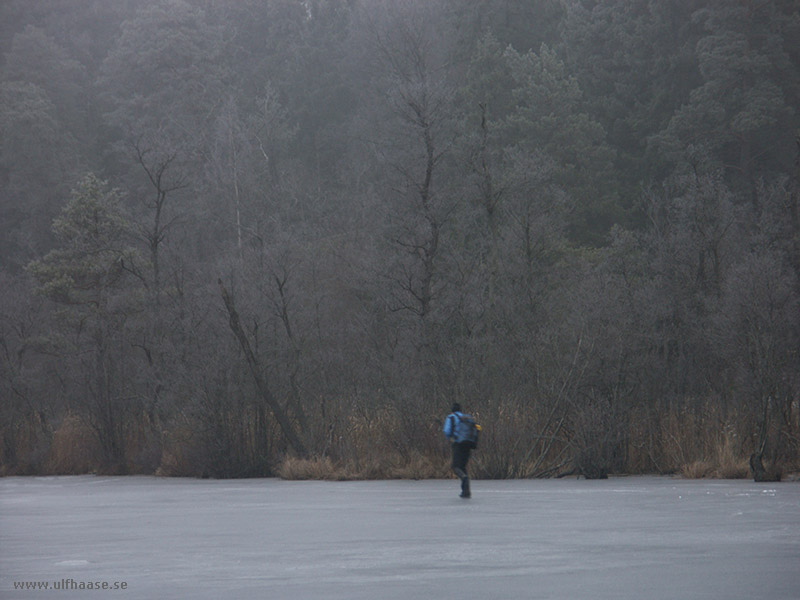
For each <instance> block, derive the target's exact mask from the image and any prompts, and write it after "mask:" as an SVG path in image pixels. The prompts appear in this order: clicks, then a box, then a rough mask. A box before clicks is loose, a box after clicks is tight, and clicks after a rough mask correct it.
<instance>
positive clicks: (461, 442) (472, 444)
mask: <svg viewBox="0 0 800 600" xmlns="http://www.w3.org/2000/svg"><path fill="white" fill-rule="evenodd" d="M451 411H452V412H451V413H450V414H449V415H447V418H446V419H445V420H444V428H443V431H444V435H445V437H447V439H448V440H450V442H451V446H452V449H453V472H454V473H455V474H456V475H457V476H458V477H459V479H461V497H462V498H470V497H472V494H471V493H470V489H469V475H468V474H467V463H468V462H469V455H470V453H471V452H472V450H474V449H475V448H477V447H478V432H479V431H480V425H477V424H476V423H475V419H473V418H472V416H471V415H467V414H464V413H463V412H461V405H460V404H458V402H456V403H455V404H453V408H452V409H451Z"/></svg>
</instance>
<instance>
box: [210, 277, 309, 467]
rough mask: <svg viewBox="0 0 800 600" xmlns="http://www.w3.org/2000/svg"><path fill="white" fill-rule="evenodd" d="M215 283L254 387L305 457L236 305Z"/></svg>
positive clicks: (288, 437)
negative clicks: (267, 380) (267, 379)
mask: <svg viewBox="0 0 800 600" xmlns="http://www.w3.org/2000/svg"><path fill="white" fill-rule="evenodd" d="M217 283H218V284H219V289H220V292H221V293H222V300H223V301H224V302H225V308H226V309H227V310H228V315H229V317H230V326H231V331H233V333H234V335H235V336H236V338H237V339H238V340H239V345H240V346H241V348H242V351H243V352H244V355H245V358H246V359H247V365H248V366H249V367H250V373H251V374H252V375H253V379H255V382H256V387H257V388H258V392H259V394H260V395H261V398H262V399H263V400H264V402H266V404H267V405H268V406H269V408H270V410H271V411H272V414H273V415H275V418H276V419H277V420H278V424H279V425H280V427H281V430H282V431H283V434H284V435H285V436H286V439H287V441H288V442H289V445H290V446H291V447H292V449H293V450H294V451H295V452H296V453H297V455H298V456H300V457H301V458H305V457H307V456H308V450H307V449H306V447H305V445H304V444H303V442H302V441H301V440H300V437H299V436H298V435H297V432H296V431H295V429H294V425H293V424H292V422H291V420H290V419H289V417H288V415H287V414H286V412H285V411H284V410H283V408H282V407H281V405H280V404H279V403H278V401H277V400H276V399H275V397H274V396H273V395H272V392H271V391H270V389H269V386H268V385H267V382H266V380H265V379H264V377H263V375H262V374H261V370H260V369H259V366H258V361H257V360H256V356H255V354H254V353H253V349H252V348H251V346H250V341H249V340H248V339H247V334H245V332H244V329H242V325H241V322H240V321H239V313H238V312H236V307H235V306H234V303H233V297H232V296H231V295H230V294H229V293H228V290H226V289H225V286H224V285H223V284H222V280H219V281H218V282H217Z"/></svg>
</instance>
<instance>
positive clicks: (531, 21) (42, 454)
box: [0, 0, 800, 477]
mask: <svg viewBox="0 0 800 600" xmlns="http://www.w3.org/2000/svg"><path fill="white" fill-rule="evenodd" d="M798 39H800V9H799V8H798V6H797V3H796V2H793V1H789V0H773V1H744V0H742V1H737V2H727V1H726V2H723V1H717V0H691V1H681V2H676V1H668V2H663V1H660V2H657V1H655V0H541V1H537V2H529V1H525V0H507V1H504V2H488V1H485V0H470V1H468V2H458V1H455V0H437V1H436V2H431V1H429V0H304V1H298V0H261V1H254V0H247V1H241V2H239V1H237V2H232V1H229V0H122V1H116V2H108V1H105V0H58V1H56V0H36V1H34V2H31V1H30V0H6V1H5V2H3V3H2V5H0V52H1V53H2V61H1V62H0V132H1V134H0V411H1V412H2V419H1V420H0V441H2V444H0V472H2V473H4V474H32V473H79V472H89V471H95V472H103V473H162V474H166V475H192V476H201V475H207V476H211V477H246V476H265V475H273V474H283V475H285V476H334V477H382V476H411V477H424V476H438V475H442V474H446V472H447V460H448V459H447V454H446V444H445V440H444V438H443V436H442V435H441V433H440V428H441V424H442V419H443V417H444V416H445V415H446V413H447V412H448V411H449V407H450V405H451V403H452V402H454V401H458V402H460V403H461V404H462V405H463V406H465V408H467V409H468V410H469V411H470V412H473V413H475V414H476V415H477V417H478V420H479V422H480V423H481V424H482V425H483V427H484V429H483V437H482V440H481V448H480V450H479V451H478V452H477V453H476V454H475V466H474V471H475V474H476V475H477V476H484V477H543V476H556V475H559V474H564V473H567V472H579V473H582V474H584V475H586V476H587V477H601V476H604V475H605V474H607V473H643V472H647V473H673V472H683V473H685V474H688V475H701V476H703V475H718V476H749V475H750V474H752V475H755V476H759V473H762V476H763V475H764V469H766V476H769V475H770V474H771V473H774V472H775V471H779V470H781V469H783V470H789V469H798V468H800V355H799V354H798V351H799V350H800V137H798V136H800V115H798V111H799V110H800V45H798V44H797V40H798ZM762 467H763V468H762ZM751 469H752V471H751Z"/></svg>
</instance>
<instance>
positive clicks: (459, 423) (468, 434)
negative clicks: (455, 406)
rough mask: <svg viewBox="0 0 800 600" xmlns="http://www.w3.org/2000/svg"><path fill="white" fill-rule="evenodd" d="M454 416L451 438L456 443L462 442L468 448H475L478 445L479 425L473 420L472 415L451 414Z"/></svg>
mask: <svg viewBox="0 0 800 600" xmlns="http://www.w3.org/2000/svg"><path fill="white" fill-rule="evenodd" d="M453 416H454V417H455V418H456V422H455V427H454V428H453V438H454V440H455V442H456V443H457V444H464V445H466V446H467V447H468V448H471V449H473V450H474V449H475V448H477V447H478V432H479V431H480V430H481V426H480V425H478V424H477V423H476V422H475V419H474V418H473V416H472V415H465V414H462V415H461V416H459V415H457V414H455V413H454V414H453Z"/></svg>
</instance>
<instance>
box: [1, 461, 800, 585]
mask: <svg viewBox="0 0 800 600" xmlns="http://www.w3.org/2000/svg"><path fill="white" fill-rule="evenodd" d="M458 491H459V490H458V484H457V482H456V481H455V480H448V481H381V482H289V481H281V480H276V479H256V480H235V481H209V480H205V481H202V480H191V479H164V478H153V477H127V478H125V477H93V476H85V477H52V478H6V479H0V519H1V520H0V598H3V599H6V598H8V599H25V600H28V599H34V598H54V597H55V598H62V597H63V598H73V597H74V598H89V597H91V598H104V597H109V598H143V599H145V598H146V599H151V598H152V599H156V598H158V599H184V598H192V599H212V598H213V599H215V600H217V599H219V598H231V599H233V600H243V599H244V600H246V599H250V598H253V599H255V598H258V599H260V600H264V599H267V600H275V599H287V600H291V599H299V600H306V599H316V598H319V599H323V598H324V599H342V600H344V599H347V600H355V599H369V600H382V599H395V598H396V599H403V600H409V599H416V598H419V599H426V600H427V599H432V600H449V599H462V598H463V599H471V598H476V599H481V600H484V599H485V600H489V599H500V600H508V599H525V600H530V599H537V598H552V599H564V600H576V599H587V600H589V599H591V600H598V599H609V600H611V599H613V600H626V599H630V600H633V599H635V600H654V599H669V600H676V599H680V600H683V599H686V600H698V599H702V598H709V599H711V598H713V599H725V600H733V599H743V600H744V599H747V600H753V599H785V600H790V599H791V600H797V599H798V598H800V484H798V483H774V484H756V483H753V482H750V481H685V480H679V479H671V478H658V477H631V478H615V479H609V480H605V481H585V480H574V479H572V480H534V481H474V482H473V498H472V499H471V500H462V499H460V498H459V497H458ZM22 582H28V584H33V583H36V584H40V585H44V584H47V585H49V586H50V587H51V588H53V587H59V586H60V587H62V588H64V587H66V588H67V591H63V590H62V591H60V592H54V591H53V590H52V589H50V590H34V589H24V590H22V589H15V584H16V585H17V586H19V585H20V584H21V583H22ZM103 582H107V584H108V585H109V586H111V587H113V586H115V585H117V586H119V587H121V586H122V584H124V586H125V588H126V589H124V590H123V589H116V590H114V589H112V590H108V591H105V592H104V591H93V592H89V591H86V590H75V591H69V590H70V589H71V588H75V587H77V586H79V585H83V586H84V587H87V586H88V585H90V584H92V585H95V584H101V585H102V583H103Z"/></svg>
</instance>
